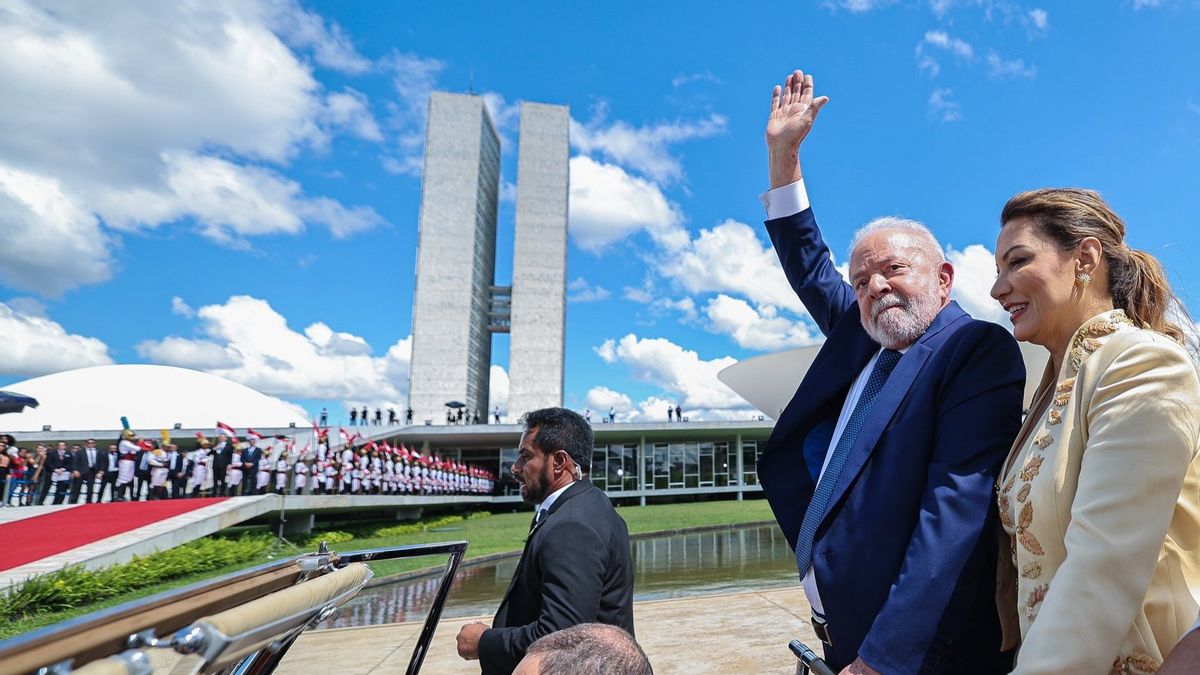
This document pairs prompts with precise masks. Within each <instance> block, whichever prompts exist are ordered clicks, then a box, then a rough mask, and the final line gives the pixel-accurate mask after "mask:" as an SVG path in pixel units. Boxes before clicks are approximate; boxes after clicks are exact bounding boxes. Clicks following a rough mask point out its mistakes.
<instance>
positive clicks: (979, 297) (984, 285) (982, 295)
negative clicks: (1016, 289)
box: [946, 244, 1011, 329]
mask: <svg viewBox="0 0 1200 675" xmlns="http://www.w3.org/2000/svg"><path fill="white" fill-rule="evenodd" d="M946 259H947V260H949V261H950V263H951V264H952V265H954V290H953V292H952V293H951V297H952V298H953V299H955V300H957V301H958V304H960V305H962V307H963V309H965V310H967V312H968V313H970V314H971V316H973V317H975V318H976V319H983V320H985V321H993V322H995V323H998V324H1000V325H1002V326H1004V327H1005V328H1010V329H1011V324H1010V323H1009V321H1008V314H1007V313H1006V312H1005V311H1004V309H1003V308H1002V307H1001V306H1000V303H998V302H996V300H995V299H993V298H992V296H991V291H992V284H994V283H995V282H996V257H995V256H994V255H993V254H992V251H991V250H989V249H988V248H987V247H986V246H983V245H982V244H971V245H970V246H967V247H966V248H964V249H963V250H961V251H958V250H955V249H954V248H949V249H947V251H946Z"/></svg>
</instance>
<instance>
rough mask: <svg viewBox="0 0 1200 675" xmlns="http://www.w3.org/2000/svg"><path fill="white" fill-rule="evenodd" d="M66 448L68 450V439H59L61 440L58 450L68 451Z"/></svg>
mask: <svg viewBox="0 0 1200 675" xmlns="http://www.w3.org/2000/svg"><path fill="white" fill-rule="evenodd" d="M66 450H67V442H66V441H59V442H58V451H59V452H66Z"/></svg>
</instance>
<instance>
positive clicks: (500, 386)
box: [484, 365, 508, 415]
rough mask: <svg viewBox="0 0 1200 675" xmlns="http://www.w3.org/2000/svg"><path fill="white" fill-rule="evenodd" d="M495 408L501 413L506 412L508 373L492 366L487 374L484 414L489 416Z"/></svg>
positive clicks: (499, 367)
mask: <svg viewBox="0 0 1200 675" xmlns="http://www.w3.org/2000/svg"><path fill="white" fill-rule="evenodd" d="M497 407H499V408H500V410H501V412H502V413H507V412H508V372H506V371H505V370H504V368H502V367H501V366H497V365H492V369H491V371H490V372H489V373H488V409H487V410H486V411H484V412H485V414H488V415H490V414H491V413H492V411H493V410H495V409H496V408H497Z"/></svg>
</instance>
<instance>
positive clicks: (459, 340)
mask: <svg viewBox="0 0 1200 675" xmlns="http://www.w3.org/2000/svg"><path fill="white" fill-rule="evenodd" d="M499 193H500V138H499V137H498V136H497V135H496V129H495V126H494V125H493V124H492V120H491V117H490V115H489V114H488V111H487V107H486V106H485V105H484V102H483V99H482V98H480V97H478V96H466V95H462V94H449V93H443V92H435V93H434V94H433V95H432V96H431V97H430V99H429V118H428V124H427V130H426V137H425V170H424V174H423V177H422V186H421V213H420V217H419V220H418V223H419V224H418V228H419V231H418V243H417V269H416V289H415V291H414V293H413V315H412V324H413V325H412V334H413V346H412V362H411V368H410V375H409V405H410V406H411V407H412V409H413V421H414V423H416V424H421V423H423V422H424V420H426V419H431V420H433V422H434V423H439V422H444V421H445V414H446V413H445V411H446V408H445V404H446V403H447V402H449V401H461V402H463V403H465V404H466V405H467V406H468V407H469V408H470V409H471V411H472V412H476V411H477V412H479V413H480V415H481V417H482V416H483V415H484V414H485V409H486V406H487V404H488V382H489V375H490V370H491V360H492V339H491V337H492V336H491V333H490V332H489V328H488V323H489V317H488V314H489V304H490V303H491V295H492V284H493V279H494V274H495V267H496V206H497V201H498V198H499Z"/></svg>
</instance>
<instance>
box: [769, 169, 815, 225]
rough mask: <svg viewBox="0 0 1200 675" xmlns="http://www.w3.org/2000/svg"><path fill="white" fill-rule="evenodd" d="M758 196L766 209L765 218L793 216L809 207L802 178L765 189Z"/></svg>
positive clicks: (773, 218)
mask: <svg viewBox="0 0 1200 675" xmlns="http://www.w3.org/2000/svg"><path fill="white" fill-rule="evenodd" d="M758 198H759V200H761V201H762V203H763V206H764V207H766V209H767V220H775V219H776V218H786V217H787V216H794V215H796V214H797V213H800V212H801V211H803V210H805V209H807V208H808V207H809V203H808V191H806V190H805V189H804V179H803V178H801V179H800V180H798V181H796V182H795V183H790V184H788V185H784V186H782V187H777V188H775V189H774V190H767V191H766V192H764V193H762V194H761V195H759V196H758Z"/></svg>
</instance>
